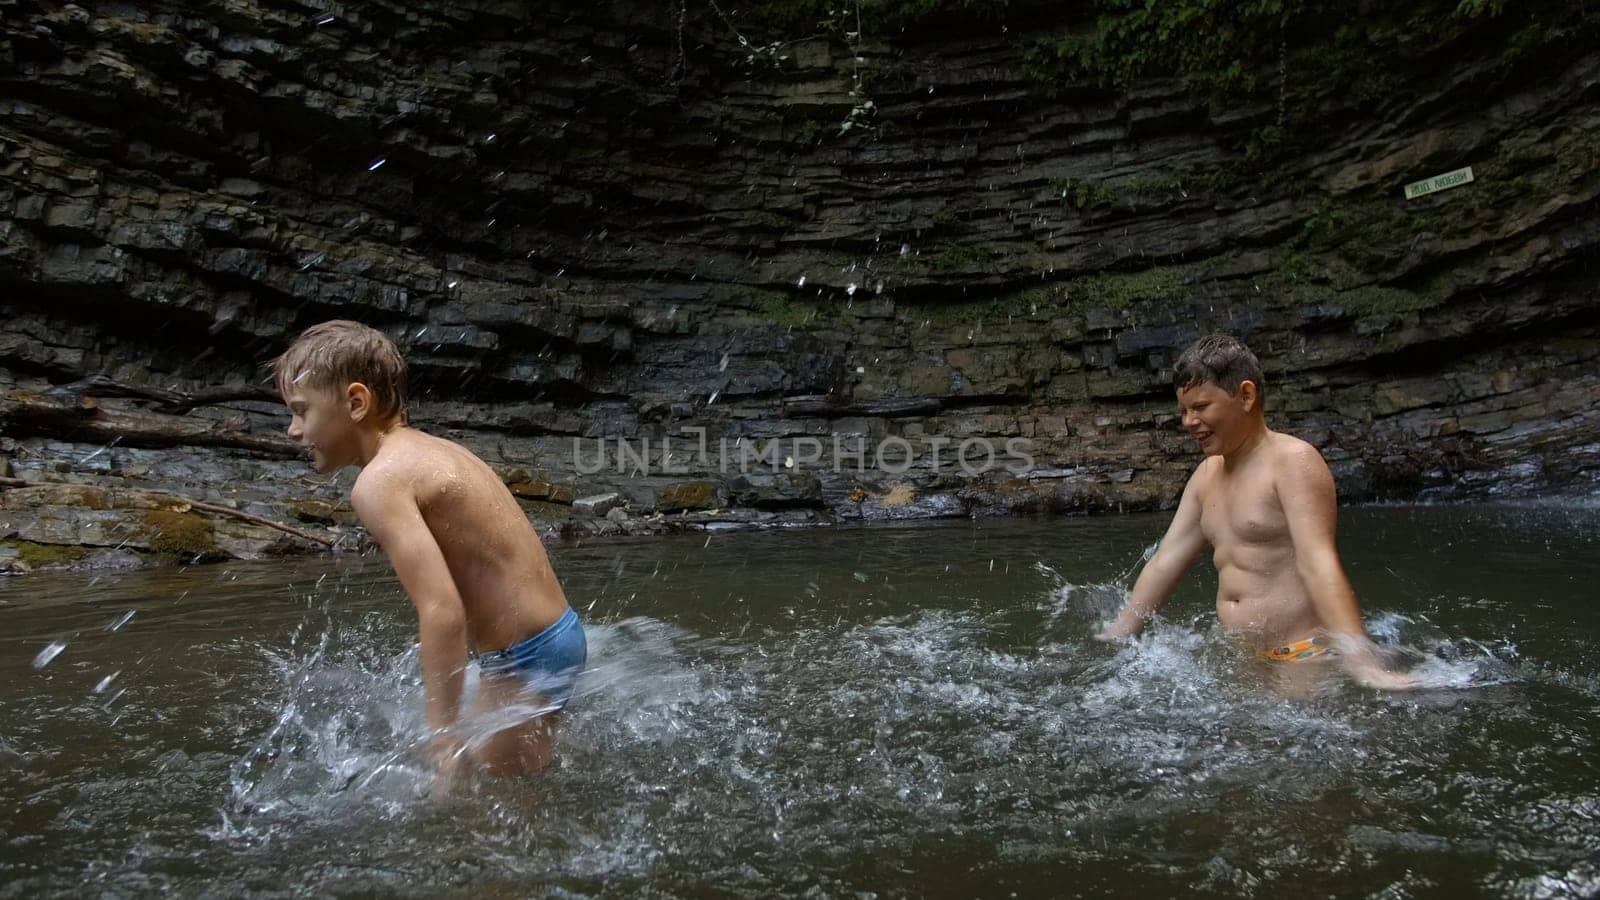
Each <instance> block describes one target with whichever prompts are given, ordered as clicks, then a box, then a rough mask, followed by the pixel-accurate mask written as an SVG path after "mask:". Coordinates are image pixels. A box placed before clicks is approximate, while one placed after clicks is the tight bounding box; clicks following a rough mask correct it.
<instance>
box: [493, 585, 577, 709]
mask: <svg viewBox="0 0 1600 900" xmlns="http://www.w3.org/2000/svg"><path fill="white" fill-rule="evenodd" d="M588 659H589V642H588V640H587V639H586V638H585V637H584V636H583V625H582V624H580V623H579V622H578V614H577V612H575V611H573V610H572V609H568V610H567V611H566V612H565V613H562V614H561V618H559V619H557V620H555V622H554V624H552V625H550V627H548V628H546V629H545V630H543V631H541V632H539V633H538V634H535V635H534V636H533V637H530V638H525V639H524V640H521V641H518V642H517V643H515V644H512V645H511V646H509V647H507V648H506V649H504V650H486V651H484V652H482V653H479V654H478V656H477V660H478V669H479V671H480V672H482V673H483V674H484V675H501V676H511V677H513V678H520V679H522V681H523V682H524V683H525V684H527V686H528V687H530V688H533V689H534V690H536V691H538V692H539V693H540V694H542V695H543V696H544V697H545V699H547V700H549V701H550V703H551V704H552V705H554V706H555V708H556V709H557V710H559V709H561V708H562V707H564V706H566V705H567V701H568V700H570V699H572V688H573V685H574V684H576V683H577V680H578V673H579V672H581V671H583V664H584V663H585V662H587V661H588Z"/></svg>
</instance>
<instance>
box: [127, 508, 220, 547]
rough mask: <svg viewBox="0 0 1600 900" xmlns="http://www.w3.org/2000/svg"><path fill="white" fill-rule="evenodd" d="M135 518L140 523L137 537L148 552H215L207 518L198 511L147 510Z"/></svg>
mask: <svg viewBox="0 0 1600 900" xmlns="http://www.w3.org/2000/svg"><path fill="white" fill-rule="evenodd" d="M139 518H140V520H141V521H142V523H143V528H142V529H141V534H140V535H139V536H140V537H141V538H143V539H144V542H145V546H147V547H149V548H150V550H151V551H152V552H155V553H177V554H183V555H194V554H197V553H198V554H207V555H210V554H213V553H217V552H219V551H218V549H217V536H216V533H215V532H214V531H213V530H212V528H211V520H210V519H208V518H206V517H205V516H203V515H201V514H199V513H195V512H172V511H169V510H164V509H151V510H145V511H144V513H142V514H141V515H140V517H139Z"/></svg>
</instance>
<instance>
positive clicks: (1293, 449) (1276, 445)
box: [1272, 431, 1322, 462]
mask: <svg viewBox="0 0 1600 900" xmlns="http://www.w3.org/2000/svg"><path fill="white" fill-rule="evenodd" d="M1272 450H1273V454H1274V455H1275V456H1277V457H1278V459H1280V460H1283V461H1287V462H1310V461H1312V460H1315V461H1317V462H1322V452H1321V451H1319V450H1318V449H1317V448H1316V447H1315V446H1314V445H1312V443H1311V442H1310V441H1307V440H1305V439H1303V438H1297V437H1295V436H1294V435H1292V434H1287V433H1285V432H1282V431H1274V432H1272Z"/></svg>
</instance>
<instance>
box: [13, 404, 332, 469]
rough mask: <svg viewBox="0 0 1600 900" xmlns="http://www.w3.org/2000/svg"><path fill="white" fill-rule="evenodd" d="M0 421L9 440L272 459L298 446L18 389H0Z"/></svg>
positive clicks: (215, 425) (225, 427)
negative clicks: (215, 451)
mask: <svg viewBox="0 0 1600 900" xmlns="http://www.w3.org/2000/svg"><path fill="white" fill-rule="evenodd" d="M0 423H4V424H5V425H6V426H7V427H6V431H7V432H8V433H9V434H11V435H12V436H17V435H18V433H19V432H20V433H24V434H26V433H38V434H48V435H52V436H61V437H75V438H88V439H90V440H97V441H108V440H112V439H114V438H121V439H122V442H123V443H124V444H126V445H130V446H145V447H183V446H188V447H200V446H209V447H233V448H237V449H240V450H254V451H256V452H258V453H267V454H271V455H273V456H279V457H284V458H293V457H297V456H300V455H301V449H300V445H299V444H296V443H295V442H294V441H292V440H290V439H289V437H288V436H287V435H283V434H275V433H273V434H256V433H254V432H250V431H244V430H242V429H239V428H233V427H229V423H226V422H201V421H196V420H194V419H190V418H186V417H184V416H170V415H164V414H162V413H152V412H135V411H131V410H116V409H108V408H106V407H104V406H101V405H100V403H99V401H97V400H95V399H94V398H93V397H87V396H84V397H80V398H79V399H78V400H77V401H76V402H72V401H62V400H57V399H55V398H52V397H47V396H45V395H42V394H33V393H28V392H24V391H0Z"/></svg>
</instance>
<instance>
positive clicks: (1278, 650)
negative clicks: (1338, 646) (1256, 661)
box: [1261, 634, 1333, 662]
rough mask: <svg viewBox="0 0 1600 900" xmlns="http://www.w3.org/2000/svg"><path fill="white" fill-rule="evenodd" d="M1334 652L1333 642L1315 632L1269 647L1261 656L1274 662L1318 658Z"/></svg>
mask: <svg viewBox="0 0 1600 900" xmlns="http://www.w3.org/2000/svg"><path fill="white" fill-rule="evenodd" d="M1332 653H1333V646H1332V642H1331V641H1329V640H1328V639H1327V638H1325V637H1323V636H1322V635H1320V634H1314V635H1312V636H1311V637H1308V638H1306V639H1304V640H1300V641H1295V642H1294V643H1292V644H1283V645H1281V646H1278V647H1268V648H1267V649H1265V650H1262V651H1261V658H1262V659H1270V660H1272V661H1273V662H1301V661H1303V660H1307V659H1316V658H1317V657H1319V656H1328V655H1331V654H1332Z"/></svg>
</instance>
